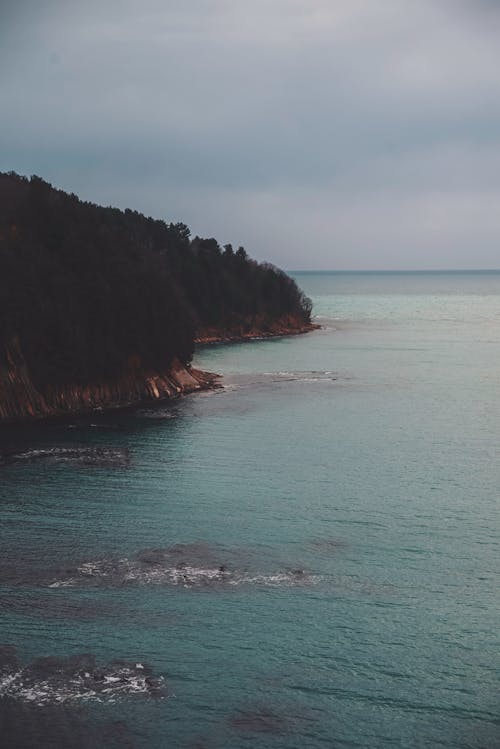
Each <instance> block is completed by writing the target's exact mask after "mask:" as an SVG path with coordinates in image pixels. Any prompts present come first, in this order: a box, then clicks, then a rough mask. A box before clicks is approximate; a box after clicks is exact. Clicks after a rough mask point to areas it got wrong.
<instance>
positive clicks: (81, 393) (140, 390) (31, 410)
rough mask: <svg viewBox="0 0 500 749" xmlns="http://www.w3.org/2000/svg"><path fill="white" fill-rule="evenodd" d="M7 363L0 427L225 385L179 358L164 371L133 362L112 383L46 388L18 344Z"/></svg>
mask: <svg viewBox="0 0 500 749" xmlns="http://www.w3.org/2000/svg"><path fill="white" fill-rule="evenodd" d="M7 362H8V363H7V366H4V367H0V425H4V424H14V423H22V422H33V421H41V420H45V419H54V418H66V417H70V416H85V415H86V414H92V413H95V412H103V411H110V410H114V409H125V408H133V407H136V406H141V405H144V404H145V403H158V402H161V401H163V400H171V399H172V398H178V397H181V396H183V395H187V394H189V393H193V392H197V391H201V390H212V389H216V388H217V387H220V385H218V379H219V375H217V374H214V373H212V372H204V371H202V370H200V369H196V368H194V367H190V366H189V365H184V364H181V362H179V361H178V360H174V361H173V363H172V366H171V367H170V369H169V370H168V371H165V372H159V371H147V370H144V369H142V368H141V367H140V365H139V363H137V362H133V361H131V362H129V366H128V367H127V369H126V371H125V372H124V373H123V374H122V375H121V376H119V377H117V378H114V379H112V380H107V381H103V382H98V383H90V384H87V385H78V384H65V385H51V386H48V387H46V388H44V389H41V388H37V387H36V386H35V384H34V382H33V380H32V379H31V377H30V375H29V372H28V369H27V367H26V363H25V361H24V358H23V356H22V353H21V351H20V349H19V347H18V346H14V347H13V349H11V350H9V352H8V357H7Z"/></svg>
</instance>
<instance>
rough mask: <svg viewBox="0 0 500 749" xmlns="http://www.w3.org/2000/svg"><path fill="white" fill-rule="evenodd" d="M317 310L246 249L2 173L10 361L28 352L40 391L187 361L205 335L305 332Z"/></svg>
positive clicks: (1, 340) (0, 347)
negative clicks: (201, 236) (196, 341)
mask: <svg viewBox="0 0 500 749" xmlns="http://www.w3.org/2000/svg"><path fill="white" fill-rule="evenodd" d="M310 313H311V306H310V302H309V300H308V299H306V298H305V297H304V296H303V294H302V293H301V291H300V290H299V289H298V287H297V286H296V284H295V282H294V281H293V280H292V279H290V278H289V277H288V276H287V275H286V274H285V273H283V272H282V271H280V270H278V269H276V268H275V267H273V266H271V265H267V264H258V263H257V262H255V261H254V260H251V259H249V258H248V256H247V254H246V252H245V250H244V249H243V248H241V247H240V248H239V249H238V250H236V251H234V250H233V248H232V247H231V246H230V245H226V246H225V247H224V248H221V247H220V246H219V244H218V243H217V241H216V240H215V239H201V238H200V237H195V238H194V239H192V238H191V236H190V231H189V229H188V227H186V226H185V225H184V224H179V223H177V224H171V223H170V224H167V223H165V222H164V221H160V220H156V219H152V218H146V217H145V216H143V215H141V214H140V213H137V212H136V211H131V210H125V211H121V210H118V209H116V208H103V207H100V206H97V205H94V204H92V203H88V202H83V201H80V200H79V199H78V198H77V196H76V195H74V194H71V195H69V194H67V193H65V192H62V191H61V190H56V189H54V188H53V187H52V186H51V185H49V184H48V183H47V182H45V181H43V180H42V179H40V178H39V177H32V178H31V179H27V178H25V177H20V176H18V175H16V174H13V173H8V174H0V367H1V366H3V367H4V373H5V368H6V367H7V368H8V369H9V368H10V369H9V371H11V372H12V370H13V368H14V369H15V367H16V366H18V365H19V361H21V360H22V363H23V366H24V367H25V373H26V374H27V376H29V379H30V381H31V382H32V384H33V385H34V387H35V388H36V389H37V390H38V391H39V392H41V393H42V394H44V393H45V392H46V391H47V389H53V388H54V387H57V386H65V385H68V384H71V385H75V386H78V385H80V386H84V385H87V384H90V383H97V382H103V381H104V382H109V381H111V380H113V378H117V377H120V376H122V375H123V373H124V372H125V371H130V369H131V368H133V369H134V370H136V371H137V370H139V369H140V370H142V371H153V370H154V371H156V372H166V371H168V370H169V368H170V367H171V366H172V362H173V361H174V360H176V361H178V362H181V363H182V364H183V365H186V364H189V362H190V360H191V358H192V354H193V349H194V341H195V339H196V338H200V339H204V338H205V339H213V338H217V337H221V338H231V337H239V336H241V337H244V336H245V335H248V334H263V335H266V334H272V333H279V332H299V331H302V330H306V329H307V328H308V327H309V326H310ZM4 379H5V374H4ZM0 399H1V393H0Z"/></svg>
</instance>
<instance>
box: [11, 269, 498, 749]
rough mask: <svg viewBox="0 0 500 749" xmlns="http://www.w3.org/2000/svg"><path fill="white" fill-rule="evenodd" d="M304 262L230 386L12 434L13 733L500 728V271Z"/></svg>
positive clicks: (155, 737)
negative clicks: (291, 298)
mask: <svg viewBox="0 0 500 749" xmlns="http://www.w3.org/2000/svg"><path fill="white" fill-rule="evenodd" d="M296 278H297V280H298V282H299V284H300V285H301V287H302V288H303V289H304V290H305V292H306V293H307V294H308V295H310V296H311V297H312V299H313V301H314V313H315V315H316V316H317V318H318V321H319V322H320V323H321V324H322V326H323V327H322V329H321V330H319V331H317V332H314V333H311V334H308V335H305V336H296V337H290V338H282V339H274V340H264V341H256V342H247V343H241V344H230V345H216V346H207V347H200V349H199V350H198V352H197V355H196V360H195V363H196V365H197V366H198V367H200V368H205V369H209V370H213V371H217V372H220V373H221V374H222V375H223V376H224V379H223V383H224V388H223V389H222V390H220V391H217V392H213V393H203V394H198V395H194V396H189V397H186V398H183V399H181V400H178V401H175V402H172V403H171V404H168V405H162V406H160V407H157V408H143V409H140V410H138V411H136V412H127V413H122V414H116V413H114V414H111V415H110V414H101V415H97V416H95V417H92V418H87V419H82V420H77V421H75V422H73V423H66V424H63V423H59V424H52V425H40V426H36V427H31V428H30V429H27V428H12V427H11V428H9V429H5V428H4V429H3V430H2V431H1V433H0V454H1V458H0V523H1V560H0V605H1V611H2V617H1V622H0V643H4V644H5V645H10V646H13V647H15V651H14V650H13V648H12V647H11V648H5V647H4V648H0V694H1V695H2V697H0V745H1V746H2V747H4V746H5V747H6V748H7V747H8V748H9V749H10V747H13V748H17V747H23V748H24V747H37V748H38V747H41V748H42V749H44V748H45V747H49V746H50V747H59V746H60V747H64V748H66V747H77V748H80V747H85V748H87V747H105V748H106V747H129V748H130V747H136V749H145V748H146V747H147V748H148V749H166V748H167V747H175V748H177V747H179V748H181V749H182V748H184V747H185V748H186V749H188V748H191V749H203V748H206V749H218V748H221V747H224V748H227V749H239V748H240V747H241V748H244V747H252V749H253V748H254V747H255V748H257V749H285V748H286V749H292V748H294V749H295V748H296V749H304V748H307V747H311V749H315V748H316V747H318V748H320V747H363V748H365V747H366V749H385V748H386V747H392V746H394V747H408V748H410V747H449V748H450V749H460V748H465V747H470V748H471V749H472V748H474V749H479V748H482V749H490V748H493V747H498V746H500V716H499V700H498V685H499V670H498V669H499V657H498V653H499V621H500V601H499V594H498V591H499V585H498V582H499V580H498V578H499V575H498V573H499V569H500V559H499V557H500V555H499V535H500V522H499V488H500V460H499V448H498V444H499V434H500V274H499V273H469V274H467V273H454V274H448V273H416V274H411V273H407V274H404V273H386V274H384V273H353V274H349V273H323V274H319V273H300V274H296ZM83 654H87V655H86V656H85V657H84V656H83ZM49 656H50V658H48V659H47V657H49Z"/></svg>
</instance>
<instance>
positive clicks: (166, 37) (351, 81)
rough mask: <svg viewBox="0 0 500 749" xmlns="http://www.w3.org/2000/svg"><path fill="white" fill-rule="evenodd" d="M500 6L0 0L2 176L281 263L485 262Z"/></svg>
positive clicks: (443, 1) (498, 128) (497, 128)
mask: <svg viewBox="0 0 500 749" xmlns="http://www.w3.org/2000/svg"><path fill="white" fill-rule="evenodd" d="M499 32H500V0H252V2H248V0H245V2H243V1H242V0H141V2H137V0H105V1H103V0H99V2H96V0H85V2H81V0H15V1H13V0H0V111H1V117H0V171H10V170H14V171H16V172H18V173H20V174H26V175H31V174H38V175H39V176H41V177H43V178H44V179H46V180H47V181H49V182H51V183H52V184H53V185H54V186H56V187H59V188H61V189H64V190H67V191H69V192H75V193H76V194H77V195H79V196H80V197H81V198H82V199H85V200H92V201H93V202H96V203H100V204H104V205H113V206H118V207H120V208H126V207H130V208H133V209H137V210H139V211H141V212H143V213H145V214H147V215H151V216H154V217H155V218H162V219H165V220H166V221H168V222H169V221H182V222H184V223H186V224H188V226H190V228H191V230H192V233H193V235H194V234H199V235H201V236H205V237H210V236H215V237H216V238H217V239H218V241H219V242H220V243H221V244H225V243H227V242H231V243H232V244H233V245H234V246H238V245H244V246H245V248H246V249H247V251H248V252H249V254H250V255H252V256H253V257H255V258H257V259H258V260H267V261H270V262H273V263H275V264H277V265H279V266H281V267H283V268H287V269H334V270H335V269H338V270H346V269H426V268H428V269H436V268H440V269H446V268H498V267H500V73H499V71H500V44H499V38H500V37H499Z"/></svg>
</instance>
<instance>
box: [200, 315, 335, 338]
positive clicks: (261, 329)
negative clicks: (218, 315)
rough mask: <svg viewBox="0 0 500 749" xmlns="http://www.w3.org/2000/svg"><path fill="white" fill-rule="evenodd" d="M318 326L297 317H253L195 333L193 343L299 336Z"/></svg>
mask: <svg viewBox="0 0 500 749" xmlns="http://www.w3.org/2000/svg"><path fill="white" fill-rule="evenodd" d="M319 327H320V326H319V325H316V324H315V323H311V322H304V320H303V319H301V318H300V317H299V316H298V315H282V316H281V317H279V318H278V319H276V320H271V321H270V320H269V319H268V318H265V317H264V316H260V317H259V316H255V317H252V318H250V319H248V320H246V321H245V322H243V323H241V324H238V325H232V326H230V327H225V328H219V327H206V328H202V329H201V330H199V331H198V332H197V335H196V338H195V343H223V342H225V341H246V340H252V339H259V338H276V337H278V336H285V335H299V334H300V333H309V332H310V331H311V330H317V329H318V328H319Z"/></svg>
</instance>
